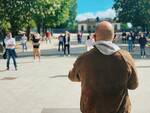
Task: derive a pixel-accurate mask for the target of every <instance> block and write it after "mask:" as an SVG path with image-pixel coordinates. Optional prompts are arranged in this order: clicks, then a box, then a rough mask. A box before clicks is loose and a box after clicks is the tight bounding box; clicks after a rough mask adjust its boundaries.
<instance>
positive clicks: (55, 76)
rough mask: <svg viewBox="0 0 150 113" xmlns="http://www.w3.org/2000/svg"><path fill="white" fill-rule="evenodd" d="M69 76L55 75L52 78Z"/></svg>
mask: <svg viewBox="0 0 150 113" xmlns="http://www.w3.org/2000/svg"><path fill="white" fill-rule="evenodd" d="M66 77H68V76H67V75H55V76H51V77H50V78H66Z"/></svg>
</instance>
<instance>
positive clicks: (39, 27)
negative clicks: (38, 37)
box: [37, 23, 41, 34]
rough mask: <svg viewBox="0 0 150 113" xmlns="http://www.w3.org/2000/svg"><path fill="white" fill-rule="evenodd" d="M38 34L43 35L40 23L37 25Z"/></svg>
mask: <svg viewBox="0 0 150 113" xmlns="http://www.w3.org/2000/svg"><path fill="white" fill-rule="evenodd" d="M37 32H38V33H39V34H40V33H41V25H40V23H38V24H37Z"/></svg>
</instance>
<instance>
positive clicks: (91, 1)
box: [78, 0, 113, 14]
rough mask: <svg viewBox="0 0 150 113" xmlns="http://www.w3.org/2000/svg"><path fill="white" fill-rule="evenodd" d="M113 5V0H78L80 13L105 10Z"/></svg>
mask: <svg viewBox="0 0 150 113" xmlns="http://www.w3.org/2000/svg"><path fill="white" fill-rule="evenodd" d="M112 6H113V0H78V14H83V13H87V12H92V13H96V12H99V11H105V10H107V9H110V8H112Z"/></svg>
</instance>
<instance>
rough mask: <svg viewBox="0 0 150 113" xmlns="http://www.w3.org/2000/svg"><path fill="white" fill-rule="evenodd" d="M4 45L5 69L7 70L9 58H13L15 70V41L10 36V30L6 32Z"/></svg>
mask: <svg viewBox="0 0 150 113" xmlns="http://www.w3.org/2000/svg"><path fill="white" fill-rule="evenodd" d="M5 45H6V53H7V70H9V68H10V67H9V65H10V59H11V58H12V59H13V63H14V67H15V70H17V63H16V51H15V46H16V42H15V39H14V38H12V34H11V32H9V33H7V36H6V38H5Z"/></svg>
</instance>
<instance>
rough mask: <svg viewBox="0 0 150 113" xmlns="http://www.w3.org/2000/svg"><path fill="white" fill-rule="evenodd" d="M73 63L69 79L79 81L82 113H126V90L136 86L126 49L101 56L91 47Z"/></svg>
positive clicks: (127, 108)
mask: <svg viewBox="0 0 150 113" xmlns="http://www.w3.org/2000/svg"><path fill="white" fill-rule="evenodd" d="M74 66H75V67H76V68H74V70H73V71H74V72H73V73H72V74H71V73H70V75H69V78H70V79H71V80H73V81H81V87H82V94H81V111H82V113H130V107H131V105H130V100H129V97H128V90H127V89H128V88H129V89H134V88H136V87H137V78H136V72H135V70H134V64H133V61H132V58H131V56H130V55H129V54H128V53H127V52H125V51H123V50H120V51H118V52H116V53H114V54H112V55H103V54H102V53H101V52H100V51H99V50H98V49H96V48H94V49H92V50H91V51H89V52H87V53H85V54H84V55H82V56H81V57H79V58H78V60H77V61H76V63H75V64H74ZM77 72H78V73H77ZM130 79H132V80H130Z"/></svg>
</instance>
